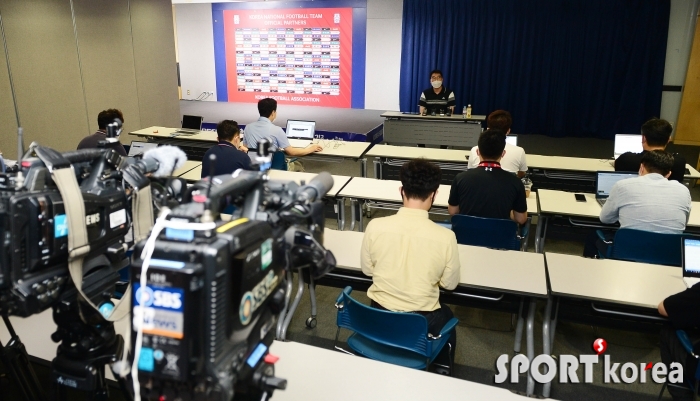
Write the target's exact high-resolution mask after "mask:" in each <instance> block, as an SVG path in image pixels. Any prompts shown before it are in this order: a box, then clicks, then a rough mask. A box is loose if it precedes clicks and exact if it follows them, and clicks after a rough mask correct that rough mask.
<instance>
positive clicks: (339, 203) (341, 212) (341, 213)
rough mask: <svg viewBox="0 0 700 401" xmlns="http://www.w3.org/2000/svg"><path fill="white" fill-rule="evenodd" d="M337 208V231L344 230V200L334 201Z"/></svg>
mask: <svg viewBox="0 0 700 401" xmlns="http://www.w3.org/2000/svg"><path fill="white" fill-rule="evenodd" d="M335 202H336V203H335V204H336V207H337V208H338V230H339V231H344V230H345V198H338V199H336V201H335Z"/></svg>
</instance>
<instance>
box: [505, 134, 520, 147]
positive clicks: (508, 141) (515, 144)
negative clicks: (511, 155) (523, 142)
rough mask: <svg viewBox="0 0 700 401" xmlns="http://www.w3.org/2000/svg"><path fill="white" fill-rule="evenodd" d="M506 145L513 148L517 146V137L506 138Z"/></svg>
mask: <svg viewBox="0 0 700 401" xmlns="http://www.w3.org/2000/svg"><path fill="white" fill-rule="evenodd" d="M506 143H509V144H511V145H513V146H518V136H517V135H508V136H506Z"/></svg>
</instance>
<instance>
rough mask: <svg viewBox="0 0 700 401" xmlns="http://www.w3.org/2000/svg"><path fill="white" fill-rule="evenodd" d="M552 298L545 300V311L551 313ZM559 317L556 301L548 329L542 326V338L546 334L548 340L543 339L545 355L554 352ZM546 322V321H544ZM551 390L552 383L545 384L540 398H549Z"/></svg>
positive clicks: (547, 317)
mask: <svg viewBox="0 0 700 401" xmlns="http://www.w3.org/2000/svg"><path fill="white" fill-rule="evenodd" d="M553 298H554V297H553V296H550V297H549V300H547V309H548V310H549V311H550V312H551V305H550V303H552V302H554V300H553ZM558 315H559V299H557V307H556V308H555V310H554V319H551V321H550V323H549V327H545V326H544V325H543V326H542V337H543V339H544V335H545V333H548V337H549V338H548V340H549V341H547V339H544V347H545V348H544V350H543V352H544V353H545V354H547V355H551V354H552V351H553V350H554V333H555V332H556V328H557V316H558ZM549 316H550V315H549V314H547V316H545V318H546V319H547V320H549ZM545 321H546V320H545ZM551 390H552V382H549V383H545V384H544V386H543V387H542V396H543V397H544V398H549V393H550V391H551Z"/></svg>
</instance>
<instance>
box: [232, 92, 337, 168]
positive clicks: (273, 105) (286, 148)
mask: <svg viewBox="0 0 700 401" xmlns="http://www.w3.org/2000/svg"><path fill="white" fill-rule="evenodd" d="M258 113H260V118H258V121H256V122H254V123H250V124H248V125H246V127H245V138H244V139H243V141H244V142H245V145H246V146H247V147H248V149H250V152H251V153H250V155H251V156H252V155H253V154H255V153H257V152H256V151H257V149H258V142H260V140H262V139H267V140H268V141H270V146H271V150H272V151H273V152H276V151H278V150H280V151H283V152H284V153H285V154H286V155H287V156H296V157H300V156H306V155H308V154H310V153H314V152H320V151H322V150H323V148H322V147H321V145H318V144H313V143H312V144H311V145H309V146H307V147H305V148H295V147H292V146H291V145H290V144H289V140H287V135H286V134H285V133H284V130H282V128H280V127H278V126H276V125H274V124H272V122H273V121H275V119H276V118H277V101H276V100H275V99H270V98H265V99H262V100H261V101H259V102H258Z"/></svg>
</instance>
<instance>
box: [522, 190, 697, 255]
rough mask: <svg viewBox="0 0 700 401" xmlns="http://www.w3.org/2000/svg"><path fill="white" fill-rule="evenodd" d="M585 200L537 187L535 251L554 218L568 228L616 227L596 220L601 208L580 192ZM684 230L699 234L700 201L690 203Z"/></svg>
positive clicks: (537, 250)
mask: <svg viewBox="0 0 700 401" xmlns="http://www.w3.org/2000/svg"><path fill="white" fill-rule="evenodd" d="M583 195H584V196H585V198H586V201H585V202H579V201H577V200H576V198H575V196H574V193H572V192H564V191H554V190H548V189H540V190H539V191H537V199H538V207H539V212H538V223H537V230H536V234H535V251H536V252H543V250H544V243H545V238H546V235H547V227H548V224H549V223H550V221H551V220H552V219H553V218H555V217H561V218H564V219H565V220H567V222H568V224H569V225H571V226H572V227H580V228H596V229H600V228H608V229H615V228H617V227H619V226H618V225H615V224H603V223H601V222H600V218H599V217H600V211H601V210H602V207H601V206H600V204H599V203H598V201H597V200H596V198H595V194H590V193H586V194H583ZM686 231H687V232H690V233H700V202H692V203H691V210H690V217H689V219H688V223H687V224H686Z"/></svg>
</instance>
